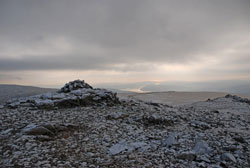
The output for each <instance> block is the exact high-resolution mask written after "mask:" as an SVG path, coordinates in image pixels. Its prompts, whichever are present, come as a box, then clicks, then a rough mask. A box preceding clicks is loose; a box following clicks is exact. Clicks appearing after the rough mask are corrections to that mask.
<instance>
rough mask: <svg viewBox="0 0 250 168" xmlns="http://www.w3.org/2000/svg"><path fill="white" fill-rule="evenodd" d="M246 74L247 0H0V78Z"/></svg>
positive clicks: (249, 58) (238, 77)
mask: <svg viewBox="0 0 250 168" xmlns="http://www.w3.org/2000/svg"><path fill="white" fill-rule="evenodd" d="M74 79H84V80H85V81H86V82H88V83H90V84H93V85H101V84H105V83H106V84H110V83H114V84H122V83H138V82H146V81H150V82H155V84H156V85H157V84H160V83H162V82H203V83H206V82H208V83H209V82H213V81H250V1H249V0H207V1H205V0H204V1H203V0H103V1H100V0H91V1H89V0H70V1H68V0H18V1H17V0H0V83H1V84H7V83H8V84H21V85H35V86H43V87H57V86H61V85H63V84H64V83H66V82H68V81H70V80H74Z"/></svg>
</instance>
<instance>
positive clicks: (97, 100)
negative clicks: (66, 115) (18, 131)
mask: <svg viewBox="0 0 250 168" xmlns="http://www.w3.org/2000/svg"><path fill="white" fill-rule="evenodd" d="M117 103H119V99H118V97H117V96H116V93H113V92H111V91H108V90H106V89H99V88H93V87H92V86H90V85H89V84H87V83H85V82H84V80H82V81H81V80H75V81H71V82H69V83H66V84H65V85H64V87H62V88H61V89H60V90H59V91H58V92H55V93H53V92H49V93H45V94H40V95H36V96H30V97H25V98H18V99H13V100H10V101H8V102H7V103H6V105H5V106H7V107H10V108H17V107H20V106H21V107H33V108H55V107H56V108H58V107H59V108H62V107H74V106H87V105H102V104H106V105H114V104H117Z"/></svg>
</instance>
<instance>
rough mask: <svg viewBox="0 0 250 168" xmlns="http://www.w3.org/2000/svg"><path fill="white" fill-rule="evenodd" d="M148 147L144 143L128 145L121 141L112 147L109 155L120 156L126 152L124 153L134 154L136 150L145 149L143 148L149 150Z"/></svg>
mask: <svg viewBox="0 0 250 168" xmlns="http://www.w3.org/2000/svg"><path fill="white" fill-rule="evenodd" d="M146 146H147V144H146V143H144V142H132V143H127V142H124V141H121V142H119V143H117V144H114V145H113V146H111V147H110V148H109V153H110V154H111V155H116V154H119V153H121V152H124V151H127V152H132V151H134V150H135V149H139V148H143V147H145V148H144V149H147V147H146Z"/></svg>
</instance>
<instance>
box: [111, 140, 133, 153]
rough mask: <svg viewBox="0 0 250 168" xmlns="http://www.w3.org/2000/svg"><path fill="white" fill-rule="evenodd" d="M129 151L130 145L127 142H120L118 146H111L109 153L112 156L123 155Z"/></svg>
mask: <svg viewBox="0 0 250 168" xmlns="http://www.w3.org/2000/svg"><path fill="white" fill-rule="evenodd" d="M127 149H128V145H127V143H126V142H120V143H118V144H114V145H113V146H111V148H109V153H110V154H111V155H116V154H118V153H121V152H123V151H125V150H127Z"/></svg>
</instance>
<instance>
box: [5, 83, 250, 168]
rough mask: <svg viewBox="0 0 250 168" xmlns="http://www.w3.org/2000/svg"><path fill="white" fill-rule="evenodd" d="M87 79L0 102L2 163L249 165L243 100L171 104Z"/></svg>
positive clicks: (249, 122)
mask: <svg viewBox="0 0 250 168" xmlns="http://www.w3.org/2000/svg"><path fill="white" fill-rule="evenodd" d="M75 83H78V84H75ZM85 84H86V83H85V82H81V81H77V82H76V81H74V82H71V83H68V84H66V85H65V87H63V88H62V89H61V90H60V91H59V92H58V93H54V94H50V95H49V96H48V94H42V95H39V96H35V97H34V96H33V97H29V98H25V99H24V98H23V99H18V100H13V101H10V102H8V104H6V105H5V106H2V107H1V109H0V158H1V160H0V167H55V168H56V167H62V168H64V167H66V168H67V167H69V168H70V167H93V168H94V167H173V168H174V167H176V168H186V167H210V168H226V167H240V168H242V167H250V145H249V144H250V101H249V100H248V99H242V98H240V97H237V96H231V95H227V96H226V97H221V98H216V99H213V100H208V101H204V102H197V103H193V104H189V105H183V106H177V107H171V106H168V105H166V104H159V103H152V102H142V101H135V100H118V98H117V97H116V94H114V93H112V92H109V91H106V90H103V89H93V88H92V87H91V86H89V85H85ZM65 88H67V89H65ZM75 92H77V95H76V94H75ZM59 94H60V95H61V97H60V98H58V96H57V95H59ZM44 95H46V96H44ZM84 95H85V96H84ZM86 95H88V96H86ZM41 101H43V102H42V103H41ZM58 102H60V103H58ZM76 102H77V103H76ZM44 103H45V104H44ZM46 103H47V104H46ZM11 104H12V105H11ZM13 104H15V105H13ZM41 104H42V105H41ZM62 104H67V105H66V106H63V105H62Z"/></svg>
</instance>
